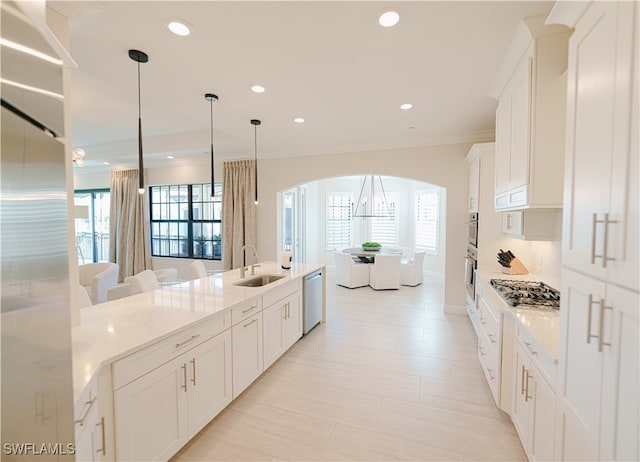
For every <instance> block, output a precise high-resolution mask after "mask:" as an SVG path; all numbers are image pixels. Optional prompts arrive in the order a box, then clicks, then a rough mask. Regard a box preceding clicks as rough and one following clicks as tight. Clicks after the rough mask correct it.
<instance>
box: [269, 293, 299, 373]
mask: <svg viewBox="0 0 640 462" xmlns="http://www.w3.org/2000/svg"><path fill="white" fill-rule="evenodd" d="M263 320H264V328H263V331H264V339H263V342H264V352H263V354H264V368H265V369H266V368H268V367H269V366H271V365H272V364H273V363H274V362H275V361H276V360H277V359H278V358H279V357H280V356H282V354H283V353H284V352H285V351H287V350H288V349H289V348H290V347H291V346H292V345H293V344H294V343H296V342H297V341H298V339H299V338H300V337H302V294H301V293H300V291H297V292H295V293H293V294H291V295H289V296H288V297H285V298H283V299H282V300H279V301H278V302H276V303H274V304H273V305H270V306H268V307H266V308H265V309H264V311H263Z"/></svg>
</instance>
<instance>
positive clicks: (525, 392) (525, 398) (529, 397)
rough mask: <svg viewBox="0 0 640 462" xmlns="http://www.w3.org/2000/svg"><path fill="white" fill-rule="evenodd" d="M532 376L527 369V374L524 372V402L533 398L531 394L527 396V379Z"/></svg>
mask: <svg viewBox="0 0 640 462" xmlns="http://www.w3.org/2000/svg"><path fill="white" fill-rule="evenodd" d="M525 370H526V369H525ZM532 377H533V376H532V375H531V374H529V371H527V374H526V376H525V378H524V383H525V387H524V402H525V403H526V402H527V401H529V400H530V399H533V396H529V379H530V378H532Z"/></svg>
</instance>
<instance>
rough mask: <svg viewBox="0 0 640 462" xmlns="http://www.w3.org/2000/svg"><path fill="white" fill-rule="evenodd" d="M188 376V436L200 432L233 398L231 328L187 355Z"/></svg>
mask: <svg viewBox="0 0 640 462" xmlns="http://www.w3.org/2000/svg"><path fill="white" fill-rule="evenodd" d="M185 361H186V364H187V378H188V380H189V394H188V401H189V436H190V437H191V436H193V435H195V434H196V433H197V432H199V431H200V430H201V429H202V428H203V427H204V426H205V425H206V424H208V423H209V422H210V421H211V419H213V418H214V417H215V416H216V415H218V413H219V412H220V411H222V409H224V408H225V407H226V406H227V404H229V403H230V402H231V392H232V390H231V331H230V330H227V331H226V332H223V333H221V334H218V335H216V336H215V337H213V338H212V339H210V340H207V341H206V342H204V343H203V344H201V345H199V346H197V347H196V348H194V349H193V350H191V351H189V352H188V353H187V354H186V355H185Z"/></svg>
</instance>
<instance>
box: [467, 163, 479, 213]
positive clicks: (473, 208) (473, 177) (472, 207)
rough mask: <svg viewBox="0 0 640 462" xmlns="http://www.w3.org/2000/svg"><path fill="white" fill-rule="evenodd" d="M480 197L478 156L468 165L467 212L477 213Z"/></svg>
mask: <svg viewBox="0 0 640 462" xmlns="http://www.w3.org/2000/svg"><path fill="white" fill-rule="evenodd" d="M479 199H480V156H478V157H476V158H474V159H473V160H472V161H471V165H469V213H478V201H479Z"/></svg>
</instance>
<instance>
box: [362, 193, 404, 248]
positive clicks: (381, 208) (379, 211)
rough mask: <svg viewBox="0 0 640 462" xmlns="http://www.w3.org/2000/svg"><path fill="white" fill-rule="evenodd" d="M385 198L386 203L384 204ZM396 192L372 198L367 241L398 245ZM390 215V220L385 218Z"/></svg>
mask: <svg viewBox="0 0 640 462" xmlns="http://www.w3.org/2000/svg"><path fill="white" fill-rule="evenodd" d="M385 196H386V198H387V202H385V200H384V199H385ZM399 198H400V195H399V194H398V193H397V192H392V193H386V194H385V195H383V194H376V195H375V196H374V198H373V215H377V216H375V217H372V218H371V219H370V220H371V221H370V225H369V226H370V227H369V235H370V236H371V238H370V239H369V240H371V241H373V242H379V243H380V244H382V245H398V223H399V219H398V202H399ZM389 214H391V218H385V217H386V216H388V215H389Z"/></svg>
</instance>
